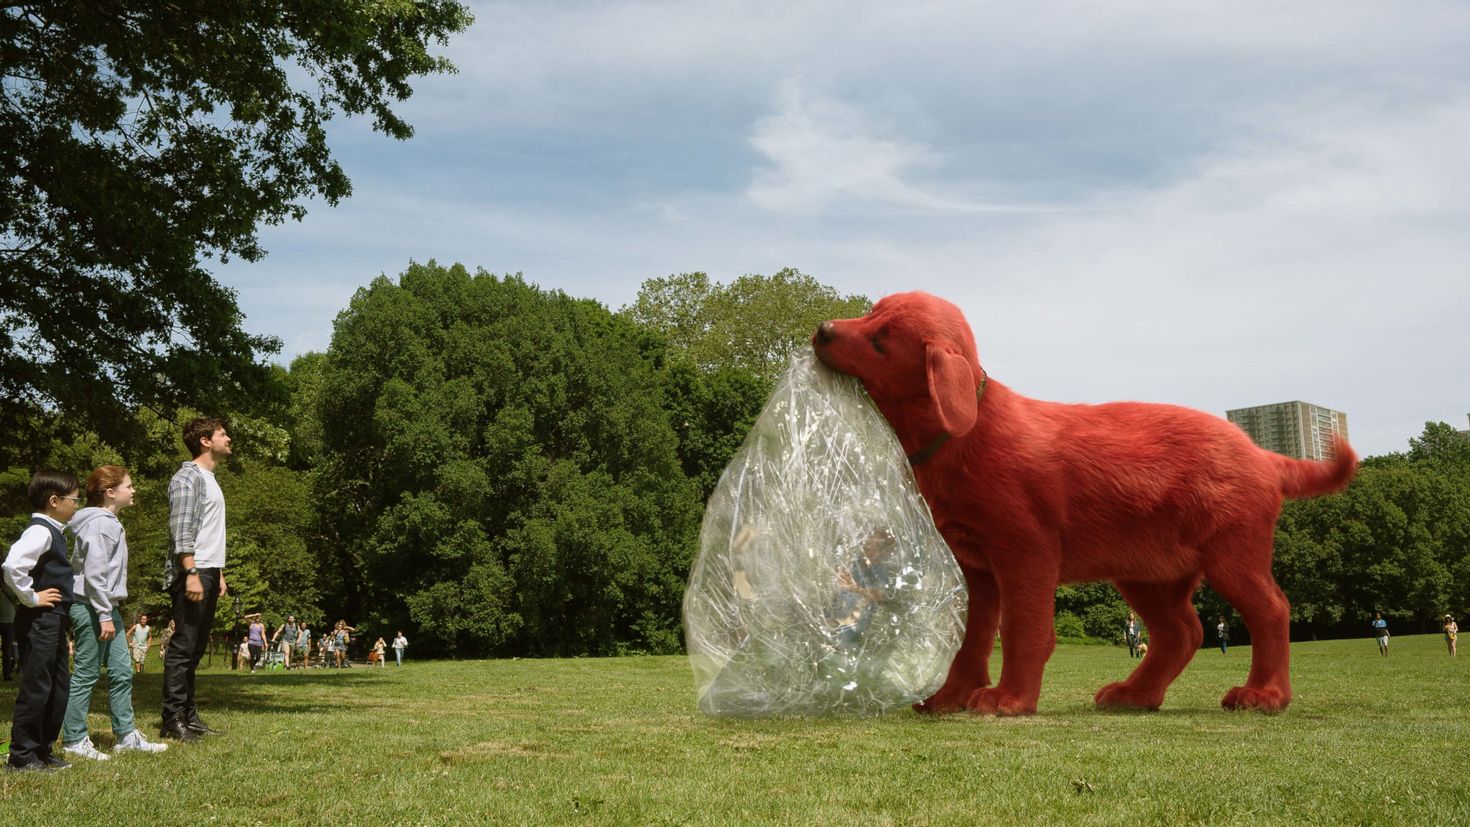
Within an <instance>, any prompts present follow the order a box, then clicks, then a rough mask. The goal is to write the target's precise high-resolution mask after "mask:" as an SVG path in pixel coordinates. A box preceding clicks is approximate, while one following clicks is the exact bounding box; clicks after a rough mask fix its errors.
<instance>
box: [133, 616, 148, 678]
mask: <svg viewBox="0 0 1470 827" xmlns="http://www.w3.org/2000/svg"><path fill="white" fill-rule="evenodd" d="M128 646H129V650H130V652H131V653H132V655H133V671H134V672H136V673H139V674H142V672H143V661H145V660H147V659H148V650H149V649H151V648H153V627H151V626H149V625H148V615H146V614H140V615H138V622H136V623H134V624H133V626H132V628H130V629H128Z"/></svg>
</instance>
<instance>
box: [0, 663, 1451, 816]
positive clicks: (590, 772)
mask: <svg viewBox="0 0 1470 827" xmlns="http://www.w3.org/2000/svg"><path fill="white" fill-rule="evenodd" d="M1249 657H1250V650H1249V648H1246V647H1241V648H1236V649H1232V650H1231V651H1230V653H1229V654H1228V655H1221V654H1220V653H1219V652H1218V651H1215V650H1208V649H1207V650H1203V651H1201V652H1200V653H1199V654H1198V655H1197V656H1196V658H1195V660H1194V662H1193V663H1192V664H1191V665H1190V667H1189V668H1188V669H1187V670H1186V671H1185V673H1184V675H1183V676H1182V677H1181V678H1180V679H1179V681H1177V682H1176V683H1175V685H1174V688H1173V690H1172V691H1171V692H1170V695H1169V698H1168V700H1167V702H1166V704H1165V707H1164V709H1163V710H1162V711H1160V712H1157V713H1101V712H1097V711H1095V710H1093V709H1092V708H1091V704H1090V699H1091V695H1092V692H1093V691H1094V690H1095V689H1096V688H1097V687H1098V686H1100V685H1101V684H1103V683H1106V682H1108V681H1110V680H1115V679H1117V678H1118V677H1120V676H1122V675H1123V674H1125V673H1126V671H1127V670H1128V669H1129V667H1130V665H1131V662H1130V661H1129V659H1128V657H1127V654H1126V652H1125V651H1124V650H1122V649H1121V648H1118V647H1100V646H1061V647H1059V648H1058V650H1057V653H1056V655H1055V656H1053V658H1052V660H1051V663H1050V665H1049V667H1048V670H1047V683H1046V688H1045V689H1044V691H1043V693H1042V698H1041V708H1040V713H1039V714H1038V715H1036V716H1034V717H1029V718H1021V719H993V718H979V717H972V716H969V715H956V716H949V717H944V718H930V717H921V716H919V715H916V714H914V713H912V712H909V711H907V710H903V711H897V712H892V713H889V714H887V715H884V716H882V717H877V718H862V719H821V720H793V719H783V720H758V721H745V720H724V719H712V718H707V717H704V716H702V715H700V714H699V713H698V712H696V711H695V709H694V699H693V690H692V681H691V678H690V676H689V671H688V667H687V665H686V663H685V661H684V659H682V658H676V657H666V658H623V659H607V660H506V661H473V662H465V661H461V662H448V661H440V662H410V663H409V664H408V665H407V666H405V667H404V668H403V669H401V670H400V669H395V668H394V667H392V666H391V665H390V666H389V667H388V668H386V669H376V668H373V669H369V668H365V667H357V668H353V669H350V670H346V671H341V672H339V671H336V670H312V671H310V672H306V673H296V672H293V673H280V672H275V673H264V674H259V675H253V676H252V675H248V674H242V673H238V672H236V673H232V672H230V671H228V670H227V669H226V670H221V669H214V670H202V671H201V674H200V678H199V693H198V694H199V698H200V702H201V708H202V711H203V714H204V716H205V718H206V719H207V720H208V721H209V722H210V723H211V724H213V725H214V726H216V727H218V728H220V729H222V730H224V731H225V734H224V735H222V736H220V737H214V738H210V739H208V740H207V741H205V742H203V743H200V744H194V745H175V746H173V747H172V748H171V749H170V750H169V751H168V752H166V753H164V754H162V755H159V756H144V755H137V754H126V755H123V756H119V757H117V758H115V759H114V760H112V761H110V762H107V763H105V764H90V763H89V764H78V766H77V767H75V768H74V769H71V770H67V771H65V772H61V773H51V774H40V775H38V774H24V775H17V774H10V773H0V803H3V805H4V808H3V809H4V812H6V813H7V814H9V815H10V816H12V817H19V818H20V819H21V820H22V821H24V822H28V823H37V824H46V825H51V824H90V825H98V824H140V825H143V824H164V823H188V824H210V823H215V824H255V823H260V824H293V823H296V824H320V823H331V824H335V825H350V824H470V823H496V824H577V823H585V824H841V823H863V824H988V823H998V824H1019V823H1037V822H1039V823H1081V824H1130V825H1134V824H1164V823H1168V824H1175V823H1198V824H1211V825H1214V824H1232V823H1234V824H1260V823H1352V824H1416V825H1418V824H1426V825H1427V824H1467V823H1470V781H1467V780H1466V779H1465V778H1463V777H1462V775H1461V771H1460V765H1461V764H1462V763H1463V762H1464V761H1465V760H1466V752H1467V749H1470V695H1467V690H1470V679H1467V676H1470V653H1467V656H1466V658H1462V659H1459V660H1456V661H1452V660H1450V659H1449V657H1448V656H1447V655H1446V654H1445V652H1444V647H1443V644H1442V643H1441V642H1440V639H1439V638H1438V637H1437V636H1419V637H1406V638H1396V639H1395V640H1394V643H1393V654H1392V656H1391V657H1389V658H1380V657H1379V656H1378V654H1377V651H1376V648H1375V647H1374V645H1373V642H1372V641H1371V640H1368V639H1362V640H1351V641H1331V642H1323V643H1302V644H1297V645H1296V646H1294V647H1293V674H1294V677H1295V689H1296V700H1295V702H1294V703H1293V704H1292V707H1291V709H1290V710H1289V711H1288V712H1286V713H1285V714H1283V715H1279V716H1265V715H1260V714H1254V713H1227V712H1224V711H1222V710H1221V709H1220V707H1219V697H1220V695H1222V694H1223V693H1224V692H1225V690H1226V689H1227V688H1228V687H1230V686H1232V685H1234V684H1235V683H1238V682H1240V681H1241V680H1243V678H1244V676H1245V672H1246V667H1247V664H1248V662H1249ZM159 691H160V684H159V674H158V670H157V669H156V667H154V668H151V671H150V673H149V674H146V675H144V676H143V677H142V679H141V680H140V682H139V684H138V686H137V687H136V688H135V692H134V696H135V699H136V706H137V708H138V712H139V720H140V722H142V723H144V724H146V729H145V732H147V733H148V734H149V735H150V736H152V735H154V734H156V720H157V705H158V698H159ZM14 694H15V691H14V684H5V685H4V689H3V690H0V709H3V710H4V713H0V715H6V716H7V717H6V718H5V720H6V721H7V724H6V726H7V728H8V712H9V710H10V709H11V708H12V706H13V703H14ZM105 702H106V694H105V692H103V691H101V687H100V686H99V690H98V691H97V692H96V693H94V703H93V708H92V715H91V721H90V723H91V726H92V733H93V740H94V741H96V742H97V743H98V745H99V746H101V747H102V748H103V749H110V748H111V745H112V741H113V738H112V734H111V732H110V731H109V730H108V719H107V715H106V709H105V707H104V704H105Z"/></svg>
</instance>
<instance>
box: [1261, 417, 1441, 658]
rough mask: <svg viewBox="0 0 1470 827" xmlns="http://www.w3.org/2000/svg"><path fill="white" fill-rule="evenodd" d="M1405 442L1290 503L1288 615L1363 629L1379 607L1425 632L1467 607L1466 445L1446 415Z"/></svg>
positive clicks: (1282, 527) (1281, 576)
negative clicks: (1346, 480) (1327, 492)
mask: <svg viewBox="0 0 1470 827" xmlns="http://www.w3.org/2000/svg"><path fill="white" fill-rule="evenodd" d="M1410 446H1411V449H1410V451H1409V453H1408V454H1407V455H1390V456H1387V457H1378V458H1373V459H1370V460H1368V461H1365V462H1364V463H1363V466H1362V467H1361V468H1360V469H1359V471H1358V476H1357V478H1356V479H1354V481H1353V483H1352V485H1351V486H1349V487H1348V490H1347V491H1346V492H1344V493H1342V494H1340V495H1338V496H1335V497H1324V498H1319V499H1313V500H1301V501H1295V502H1289V503H1287V505H1286V508H1285V509H1284V511H1283V514H1282V519H1281V522H1280V524H1279V525H1278V528H1277V535H1276V536H1277V548H1276V575H1277V579H1278V580H1279V581H1280V584H1281V587H1282V589H1283V590H1284V591H1285V592H1286V594H1287V596H1288V597H1289V598H1290V599H1291V601H1292V619H1293V621H1296V622H1298V623H1299V624H1302V625H1304V626H1306V627H1307V628H1311V629H1314V630H1324V631H1326V630H1334V631H1339V632H1355V633H1359V634H1366V631H1367V623H1368V621H1369V620H1371V618H1372V616H1373V613H1374V612H1375V611H1381V612H1383V615H1384V617H1386V618H1389V619H1390V620H1392V621H1397V622H1398V624H1400V625H1402V624H1405V623H1408V624H1414V626H1412V628H1420V629H1422V630H1426V631H1427V630H1429V629H1432V628H1435V627H1436V626H1437V619H1438V618H1439V617H1441V616H1442V615H1444V614H1445V613H1446V612H1451V613H1455V614H1457V615H1458V614H1459V613H1461V612H1463V611H1464V610H1465V609H1466V607H1467V606H1470V590H1467V585H1466V579H1465V578H1466V575H1470V562H1467V552H1470V446H1467V445H1466V443H1465V442H1464V440H1463V439H1462V438H1461V437H1460V436H1459V435H1458V434H1456V433H1455V432H1454V429H1452V428H1450V427H1449V426H1448V425H1445V424H1443V423H1427V424H1426V426H1425V430H1424V433H1423V435H1422V436H1421V437H1420V438H1418V439H1413V440H1410Z"/></svg>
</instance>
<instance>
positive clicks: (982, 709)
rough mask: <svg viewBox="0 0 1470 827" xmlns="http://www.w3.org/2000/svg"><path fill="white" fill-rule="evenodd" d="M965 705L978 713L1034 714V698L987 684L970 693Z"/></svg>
mask: <svg viewBox="0 0 1470 827" xmlns="http://www.w3.org/2000/svg"><path fill="white" fill-rule="evenodd" d="M965 707H966V708H967V709H969V710H970V711H971V712H974V713H977V714H980V715H1035V714H1036V699H1035V698H1031V699H1027V698H1023V697H1021V696H1020V695H1017V694H1015V693H1012V692H1006V691H1004V690H1002V689H1000V688H999V687H995V686H988V687H986V688H984V689H976V690H975V691H974V692H972V693H970V700H968V701H966V702H965Z"/></svg>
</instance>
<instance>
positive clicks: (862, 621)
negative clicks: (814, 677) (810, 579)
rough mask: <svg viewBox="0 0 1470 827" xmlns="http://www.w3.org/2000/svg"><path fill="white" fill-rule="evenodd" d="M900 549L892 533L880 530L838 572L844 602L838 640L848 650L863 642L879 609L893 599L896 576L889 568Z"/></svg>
mask: <svg viewBox="0 0 1470 827" xmlns="http://www.w3.org/2000/svg"><path fill="white" fill-rule="evenodd" d="M897 545H898V543H897V538H895V537H894V536H893V532H892V531H890V530H888V529H886V528H880V529H877V530H876V531H874V532H873V533H872V534H869V535H868V539H867V540H865V541H863V549H862V552H861V553H859V554H858V556H857V558H856V559H854V560H853V561H852V562H851V563H849V564H848V565H846V566H844V567H842V568H841V569H839V570H838V572H837V588H838V589H839V590H840V591H841V592H842V600H841V604H840V607H841V608H840V610H839V611H840V614H839V618H840V619H839V621H838V624H837V629H836V632H835V636H836V638H837V640H838V641H839V642H841V643H842V644H844V645H845V646H848V647H851V646H854V645H856V644H857V643H858V642H859V641H861V640H862V638H863V633H864V632H866V631H867V629H868V626H869V625H871V624H872V622H873V616H874V615H876V614H877V613H878V607H879V606H880V605H882V604H883V603H886V602H887V601H888V600H889V598H891V597H892V596H893V595H892V587H893V575H892V573H891V572H890V571H889V568H888V566H889V563H890V561H891V559H892V557H893V552H894V550H895V548H896V547H897Z"/></svg>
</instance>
